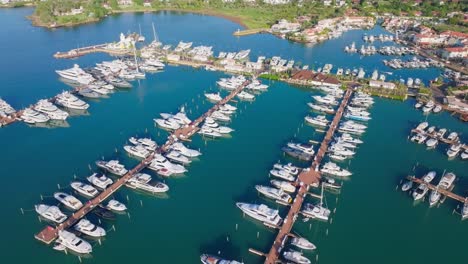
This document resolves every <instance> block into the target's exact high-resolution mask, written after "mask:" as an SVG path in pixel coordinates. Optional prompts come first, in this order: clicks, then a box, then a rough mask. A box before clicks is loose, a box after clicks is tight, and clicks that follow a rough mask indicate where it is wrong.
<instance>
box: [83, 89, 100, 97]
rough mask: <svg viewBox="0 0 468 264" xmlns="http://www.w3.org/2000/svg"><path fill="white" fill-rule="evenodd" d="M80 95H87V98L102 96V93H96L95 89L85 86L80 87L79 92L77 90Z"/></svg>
mask: <svg viewBox="0 0 468 264" xmlns="http://www.w3.org/2000/svg"><path fill="white" fill-rule="evenodd" d="M77 93H78V94H79V95H81V96H83V97H86V98H94V99H96V98H100V97H101V95H100V94H99V93H96V92H95V91H93V90H91V89H89V88H83V89H80V90H79V91H78V92H77Z"/></svg>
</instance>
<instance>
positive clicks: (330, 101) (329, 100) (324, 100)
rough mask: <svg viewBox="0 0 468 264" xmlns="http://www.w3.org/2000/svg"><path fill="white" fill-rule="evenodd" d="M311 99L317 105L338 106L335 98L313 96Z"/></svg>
mask: <svg viewBox="0 0 468 264" xmlns="http://www.w3.org/2000/svg"><path fill="white" fill-rule="evenodd" d="M312 98H313V99H314V100H315V101H317V102H318V103H321V104H325V105H338V102H337V101H336V100H335V97H333V96H331V95H326V96H320V95H314V96H312Z"/></svg>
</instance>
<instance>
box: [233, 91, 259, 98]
mask: <svg viewBox="0 0 468 264" xmlns="http://www.w3.org/2000/svg"><path fill="white" fill-rule="evenodd" d="M237 97H238V98H239V99H241V100H253V99H255V96H254V95H253V94H250V93H248V92H245V91H241V92H240V93H238V94H237Z"/></svg>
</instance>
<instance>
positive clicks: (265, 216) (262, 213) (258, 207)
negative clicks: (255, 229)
mask: <svg viewBox="0 0 468 264" xmlns="http://www.w3.org/2000/svg"><path fill="white" fill-rule="evenodd" d="M236 206H237V207H238V208H239V209H241V210H242V212H244V213H245V214H247V215H248V216H250V217H252V218H254V219H257V220H259V221H261V222H263V223H267V224H271V225H274V226H277V225H280V224H281V221H282V219H281V217H280V216H279V214H278V213H279V212H278V210H274V209H271V208H269V207H268V206H266V205H264V204H249V203H236Z"/></svg>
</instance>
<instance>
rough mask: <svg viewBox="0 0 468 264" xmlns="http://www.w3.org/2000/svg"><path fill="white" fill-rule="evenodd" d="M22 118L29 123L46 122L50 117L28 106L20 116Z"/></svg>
mask: <svg viewBox="0 0 468 264" xmlns="http://www.w3.org/2000/svg"><path fill="white" fill-rule="evenodd" d="M20 118H21V120H23V121H24V122H25V123H28V124H35V123H45V122H47V121H49V120H50V118H49V117H48V116H46V115H44V114H41V113H39V112H38V111H36V110H33V109H31V108H26V109H25V110H24V111H23V113H22V114H21V116H20Z"/></svg>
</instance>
